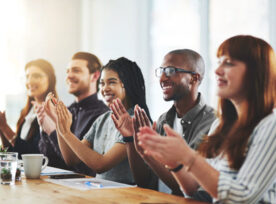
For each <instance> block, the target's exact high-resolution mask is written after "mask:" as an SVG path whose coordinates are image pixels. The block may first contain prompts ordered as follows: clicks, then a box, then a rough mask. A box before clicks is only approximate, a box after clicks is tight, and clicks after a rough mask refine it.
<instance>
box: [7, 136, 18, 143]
mask: <svg viewBox="0 0 276 204" xmlns="http://www.w3.org/2000/svg"><path fill="white" fill-rule="evenodd" d="M16 137H17V135H14V136H13V137H12V138H11V139H9V140H8V141H9V143H10V144H12V143H13V141H14V140H15V139H16Z"/></svg>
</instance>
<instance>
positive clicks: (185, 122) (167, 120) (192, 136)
mask: <svg viewBox="0 0 276 204" xmlns="http://www.w3.org/2000/svg"><path fill="white" fill-rule="evenodd" d="M197 100H198V103H197V104H196V105H195V106H194V107H193V108H191V109H190V110H189V111H188V112H187V113H186V114H185V115H184V116H183V117H182V119H181V125H182V128H183V135H182V136H183V138H184V139H185V140H186V142H187V144H188V145H189V146H190V147H191V148H193V149H196V148H197V147H198V145H199V144H200V143H201V141H202V139H203V136H204V135H207V134H208V132H209V129H210V127H211V124H212V123H213V121H214V120H215V119H216V116H215V112H214V109H213V108H212V107H210V106H208V105H207V104H206V103H205V102H204V100H203V98H202V96H201V94H200V93H199V95H198V99H197ZM175 117H176V109H175V106H174V105H173V106H172V107H171V108H170V109H169V111H168V112H166V113H164V114H162V115H161V116H160V117H159V119H158V121H157V128H156V130H157V132H158V133H159V134H161V135H165V131H164V129H163V125H164V124H168V125H169V126H170V127H172V128H173V124H174V120H175ZM159 191H161V192H165V193H171V190H170V189H169V187H168V186H167V185H165V184H164V183H163V182H162V180H161V179H159Z"/></svg>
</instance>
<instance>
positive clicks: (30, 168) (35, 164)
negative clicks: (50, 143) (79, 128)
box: [21, 154, 49, 179]
mask: <svg viewBox="0 0 276 204" xmlns="http://www.w3.org/2000/svg"><path fill="white" fill-rule="evenodd" d="M21 156H22V159H23V166H24V174H25V176H26V178H29V179H38V178H40V173H41V171H42V170H43V169H44V168H45V167H46V166H47V164H48V161H49V160H48V157H46V156H44V155H43V154H22V155H21ZM43 159H44V160H45V163H44V165H43V166H42V161H43Z"/></svg>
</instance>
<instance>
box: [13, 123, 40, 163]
mask: <svg viewBox="0 0 276 204" xmlns="http://www.w3.org/2000/svg"><path fill="white" fill-rule="evenodd" d="M23 124H24V123H22V125H21V126H20V128H19V132H18V136H17V138H16V140H15V143H14V147H12V146H10V147H9V151H10V152H18V158H19V159H21V154H35V153H40V152H39V149H38V142H39V140H40V133H39V125H38V122H37V119H34V121H33V122H32V124H31V127H30V130H29V132H28V136H27V138H30V139H28V140H22V139H21V138H20V134H21V130H22V126H23Z"/></svg>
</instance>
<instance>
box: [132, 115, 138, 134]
mask: <svg viewBox="0 0 276 204" xmlns="http://www.w3.org/2000/svg"><path fill="white" fill-rule="evenodd" d="M132 123H133V128H134V134H135V135H136V134H137V133H138V132H139V127H138V124H137V120H136V118H135V116H134V117H133V118H132Z"/></svg>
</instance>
